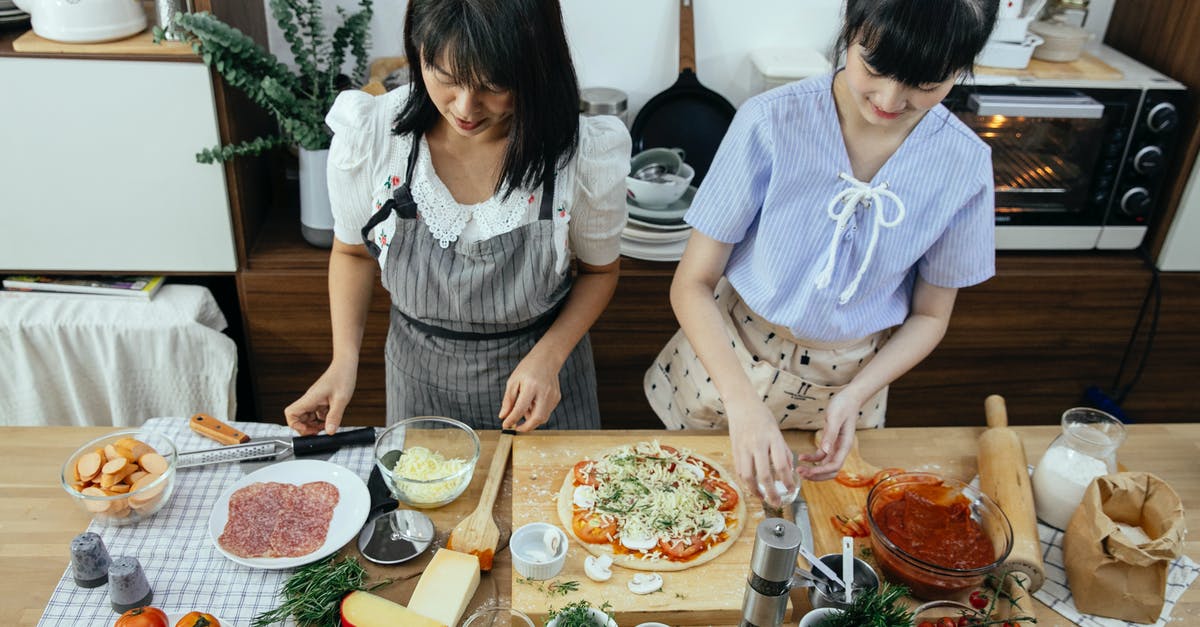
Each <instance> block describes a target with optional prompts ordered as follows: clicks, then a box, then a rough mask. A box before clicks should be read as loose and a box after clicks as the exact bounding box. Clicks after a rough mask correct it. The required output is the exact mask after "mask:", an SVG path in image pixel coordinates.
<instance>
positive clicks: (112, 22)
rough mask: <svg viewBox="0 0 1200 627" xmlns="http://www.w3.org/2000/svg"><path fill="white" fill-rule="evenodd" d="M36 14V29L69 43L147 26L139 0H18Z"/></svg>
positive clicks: (128, 32)
mask: <svg viewBox="0 0 1200 627" xmlns="http://www.w3.org/2000/svg"><path fill="white" fill-rule="evenodd" d="M15 2H16V5H17V7H18V8H20V9H21V10H22V11H24V12H26V13H29V14H30V15H32V16H33V32H34V33H36V34H37V35H38V36H40V37H43V38H45V39H52V40H54V41H61V42H66V43H93V42H100V41H112V40H114V39H124V38H125V37H129V36H130V35H135V34H137V33H140V32H142V31H143V30H145V29H146V10H145V8H144V7H143V6H142V3H141V2H140V0H15Z"/></svg>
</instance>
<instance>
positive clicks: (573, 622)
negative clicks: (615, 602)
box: [546, 599, 613, 627]
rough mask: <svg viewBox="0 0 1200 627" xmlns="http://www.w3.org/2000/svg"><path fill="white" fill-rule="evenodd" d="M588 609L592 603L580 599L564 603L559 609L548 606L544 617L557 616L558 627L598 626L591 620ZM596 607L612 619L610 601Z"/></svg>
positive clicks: (550, 618)
mask: <svg viewBox="0 0 1200 627" xmlns="http://www.w3.org/2000/svg"><path fill="white" fill-rule="evenodd" d="M590 609H592V604H591V603H588V602H587V600H586V599H580V600H578V601H576V602H574V603H568V604H566V605H564V606H563V607H562V608H561V609H557V610H556V609H554V608H550V612H549V614H548V615H547V617H546V618H547V620H553V619H555V618H557V619H558V622H557V623H556V624H557V625H558V627H599V626H598V625H596V622H595V621H594V620H592V615H591V612H589V611H588V610H590ZM596 609H598V610H600V612H602V613H603V614H604V615H605V616H607V617H608V618H609V620H612V619H613V611H612V603H609V602H608V601H605V602H604V603H603V604H602V605H601V606H600V607H598V608H596Z"/></svg>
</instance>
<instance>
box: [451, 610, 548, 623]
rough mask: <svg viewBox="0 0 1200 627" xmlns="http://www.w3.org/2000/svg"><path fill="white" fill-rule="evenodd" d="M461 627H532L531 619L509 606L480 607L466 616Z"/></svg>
mask: <svg viewBox="0 0 1200 627" xmlns="http://www.w3.org/2000/svg"><path fill="white" fill-rule="evenodd" d="M462 627H534V625H533V621H532V620H531V619H530V618H529V617H528V616H526V615H525V614H524V613H523V612H521V611H520V610H516V609H513V608H511V607H503V606H501V607H481V608H479V609H478V610H475V613H474V614H471V615H470V616H469V617H467V620H466V621H465V622H463V624H462Z"/></svg>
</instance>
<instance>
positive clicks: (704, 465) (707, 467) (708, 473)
mask: <svg viewBox="0 0 1200 627" xmlns="http://www.w3.org/2000/svg"><path fill="white" fill-rule="evenodd" d="M687 462H688V463H689V464H691V465H693V466H699V467H700V470H703V471H704V476H705V477H712V478H714V479H715V478H716V476H717V469H716V468H713V467H712V464H710V463H708V462H706V461H704V460H702V459H696V458H695V457H689V458H687Z"/></svg>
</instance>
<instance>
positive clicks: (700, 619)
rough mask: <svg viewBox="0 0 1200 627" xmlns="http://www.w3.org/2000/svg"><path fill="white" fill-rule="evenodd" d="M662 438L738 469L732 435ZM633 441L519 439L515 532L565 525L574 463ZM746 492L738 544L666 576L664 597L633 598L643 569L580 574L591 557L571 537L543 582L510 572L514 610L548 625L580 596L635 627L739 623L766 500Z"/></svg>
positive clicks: (617, 436)
mask: <svg viewBox="0 0 1200 627" xmlns="http://www.w3.org/2000/svg"><path fill="white" fill-rule="evenodd" d="M658 441H659V442H660V443H662V444H670V445H671V446H675V447H678V448H684V449H690V450H691V451H693V452H695V453H698V454H701V455H704V456H706V457H708V458H710V459H712V460H714V461H716V462H717V463H718V464H720V465H721V466H722V467H724V468H725V470H726V471H729V472H732V471H733V454H732V452H731V449H730V447H729V436H727V435H723V434H722V435H674V434H671V433H670V432H663V435H662V436H661V437H659V438H658ZM633 442H634V440H631V439H630V438H629V436H625V435H621V434H619V433H614V434H612V435H607V434H605V435H589V436H588V437H586V438H581V437H572V436H571V435H569V434H564V435H558V434H553V433H548V434H545V435H542V434H531V435H521V436H518V437H516V438H514V439H513V452H512V467H513V495H512V503H513V511H512V518H513V528H514V529H516V528H519V527H520V526H521V525H524V524H528V523H531V522H547V523H551V524H554V525H558V526H560V527H561V525H562V523H561V522H559V519H558V510H557V505H556V500H555V499H556V497H557V495H558V492H559V490H560V489H561V488H562V484H563V479H564V478H565V477H566V474H567V473H568V472H570V471H571V469H572V468H573V467H574V466H575V463H576V462H578V461H579V460H581V459H583V458H584V457H592V458H595V457H598V456H600V455H601V454H603V453H605V452H607V451H609V450H611V449H613V448H616V447H618V446H622V445H625V444H632V443H633ZM742 495H743V497H745V498H746V517H747V518H748V519H749V520H747V521H745V522H744V525H745V527H744V528H743V529H742V533H741V535H740V536H738V539H737V541H736V542H735V543H734V546H733V547H731V548H730V549H729V550H728V551H726V552H725V553H724V554H722V555H721V556H720V557H718V558H717V559H715V560H713V561H711V562H709V563H707V564H704V565H702V566H697V567H696V568H691V569H688V570H684V571H679V572H666V573H661V574H662V577H663V588H662V591H660V592H656V593H654V594H649V595H644V596H641V595H636V594H633V593H632V592H630V591H629V588H628V587H627V584H628V582H629V580H630V579H631V578H632V577H633V575H634V574H635V573H637V572H641V571H633V570H629V569H626V568H621V567H618V566H614V567H613V576H612V579H610V580H608V581H606V582H604V583H597V582H595V581H592V580H591V579H588V578H587V576H586V575H585V574H584V572H583V560H584V558H585V557H586V556H587V555H589V554H588V552H587V551H586V550H585V549H584V548H583V547H582V546H580V544H579V543H578V542H577V541H575V540H572V541H571V542H570V547H569V549H568V552H567V561H566V565H565V566H564V567H563V570H562V572H561V573H560V574H559V575H558V576H557V577H554V578H553V579H551V580H549V581H545V582H530V581H526V580H525V579H523V578H522V577H520V575H519V574H517V572H516V571H515V570H514V571H513V586H512V600H513V607H515V608H517V609H519V610H521V611H523V612H525V613H526V614H528V615H530V616H533V617H536V618H537V620H538V621H539V622H538V624H541V622H540V621H543V620H545V617H546V614H547V611H548V610H549V609H550V607H554V608H561V607H562V606H564V605H566V604H567V603H572V602H574V601H578V600H580V599H587V600H588V601H589V602H590V603H591V604H592V605H593V606H599V605H600V604H602V603H604V602H605V601H608V602H609V603H611V604H612V607H613V611H614V613H615V615H616V619H617V622H618V623H619V624H621V625H636V624H638V623H641V622H645V621H650V620H656V621H662V622H664V623H667V624H669V625H731V624H737V623H738V622H739V620H740V618H741V609H742V595H743V594H744V593H745V589H746V578H747V576H748V575H749V572H750V555H751V553H752V552H753V550H754V534H755V528H756V527H757V526H758V523H760V522H762V520H763V518H764V515H763V510H762V502H761V501H760V500H759V499H757V498H756V497H754V496H752V495H749V494H748V493H747V492H746V491H745V489H744V488H743V490H742ZM565 581H576V582H578V583H579V589H578V590H577V591H574V592H568V593H566V594H554V593H551V592H549V584H552V583H554V582H565ZM789 614H790V609H789Z"/></svg>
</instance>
